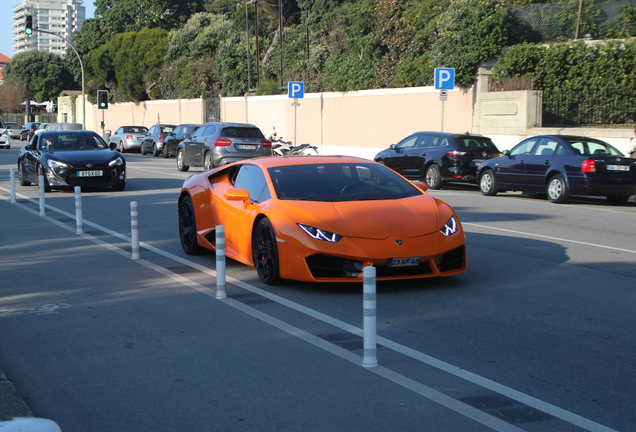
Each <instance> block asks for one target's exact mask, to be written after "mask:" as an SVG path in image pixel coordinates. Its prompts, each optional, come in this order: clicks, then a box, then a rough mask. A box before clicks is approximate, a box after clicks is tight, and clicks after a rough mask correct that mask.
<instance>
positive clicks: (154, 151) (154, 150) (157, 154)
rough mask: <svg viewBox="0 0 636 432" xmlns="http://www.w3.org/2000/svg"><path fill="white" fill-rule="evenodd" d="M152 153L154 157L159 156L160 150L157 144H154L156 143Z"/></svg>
mask: <svg viewBox="0 0 636 432" xmlns="http://www.w3.org/2000/svg"><path fill="white" fill-rule="evenodd" d="M152 155H153V156H154V157H157V156H159V152H158V151H157V144H154V143H153V144H152Z"/></svg>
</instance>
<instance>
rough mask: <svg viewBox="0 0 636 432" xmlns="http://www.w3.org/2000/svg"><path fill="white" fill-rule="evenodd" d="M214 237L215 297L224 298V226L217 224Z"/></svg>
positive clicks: (225, 295)
mask: <svg viewBox="0 0 636 432" xmlns="http://www.w3.org/2000/svg"><path fill="white" fill-rule="evenodd" d="M215 237H216V298H217V299H226V298H227V293H226V292H225V227H224V226H223V225H217V226H216V230H215Z"/></svg>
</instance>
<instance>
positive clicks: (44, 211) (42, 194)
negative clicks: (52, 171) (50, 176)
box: [38, 176, 46, 216]
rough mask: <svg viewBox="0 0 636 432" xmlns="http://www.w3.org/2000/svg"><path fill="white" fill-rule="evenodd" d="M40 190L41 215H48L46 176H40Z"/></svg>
mask: <svg viewBox="0 0 636 432" xmlns="http://www.w3.org/2000/svg"><path fill="white" fill-rule="evenodd" d="M38 190H39V192H40V216H46V206H45V204H44V176H38Z"/></svg>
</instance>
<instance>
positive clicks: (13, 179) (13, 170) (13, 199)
mask: <svg viewBox="0 0 636 432" xmlns="http://www.w3.org/2000/svg"><path fill="white" fill-rule="evenodd" d="M9 172H10V173H11V203H12V204H15V202H16V200H15V168H13V167H11V168H10V169H9Z"/></svg>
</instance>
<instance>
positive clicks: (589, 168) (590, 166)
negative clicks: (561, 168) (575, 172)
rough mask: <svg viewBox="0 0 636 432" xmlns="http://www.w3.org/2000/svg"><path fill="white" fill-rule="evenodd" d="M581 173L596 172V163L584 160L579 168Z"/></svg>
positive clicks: (592, 160)
mask: <svg viewBox="0 0 636 432" xmlns="http://www.w3.org/2000/svg"><path fill="white" fill-rule="evenodd" d="M581 172H584V173H588V172H596V161H595V160H594V159H587V160H584V161H583V165H582V166H581Z"/></svg>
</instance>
